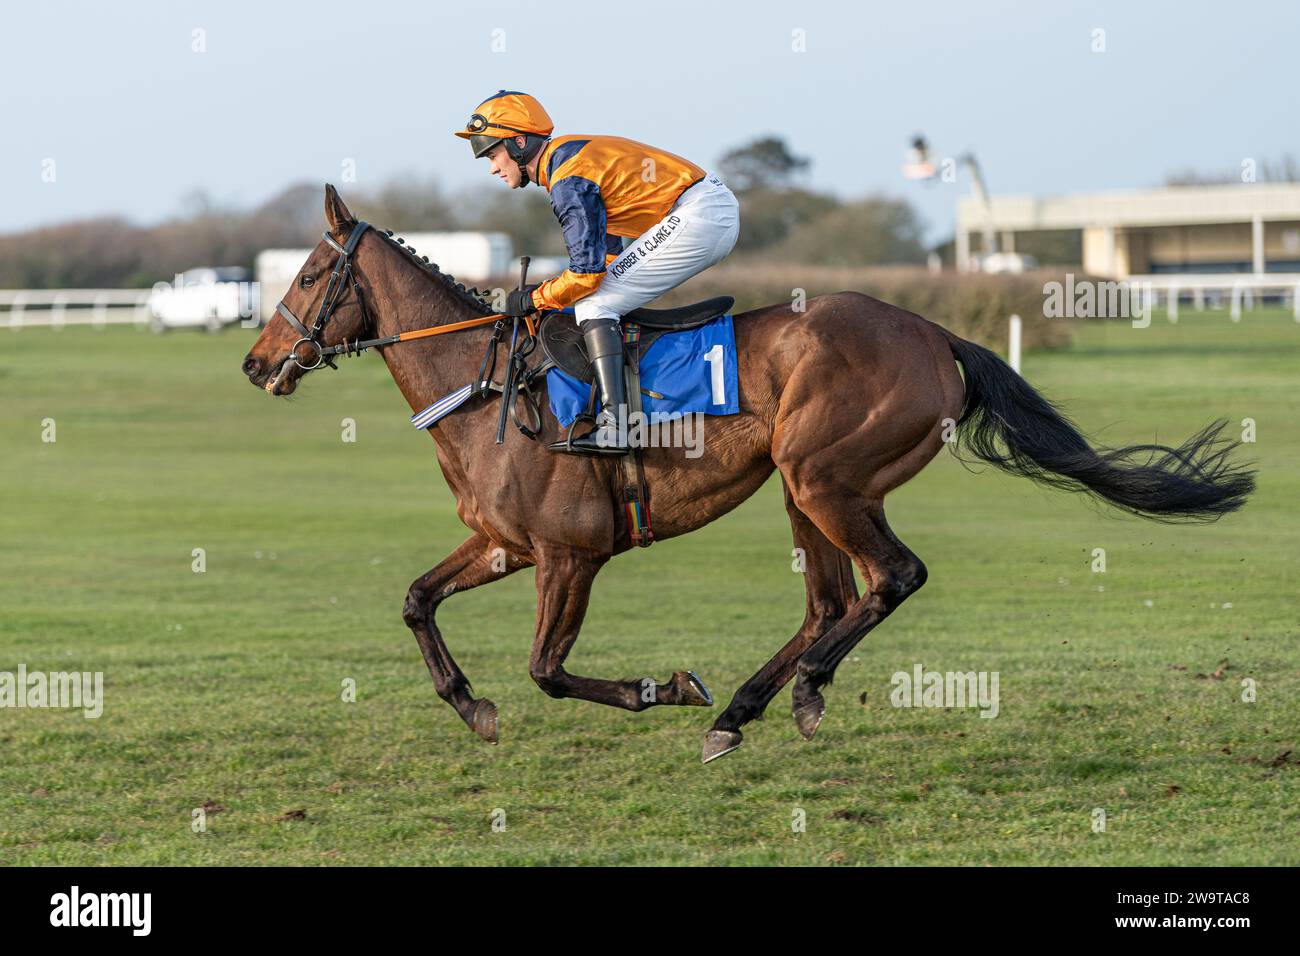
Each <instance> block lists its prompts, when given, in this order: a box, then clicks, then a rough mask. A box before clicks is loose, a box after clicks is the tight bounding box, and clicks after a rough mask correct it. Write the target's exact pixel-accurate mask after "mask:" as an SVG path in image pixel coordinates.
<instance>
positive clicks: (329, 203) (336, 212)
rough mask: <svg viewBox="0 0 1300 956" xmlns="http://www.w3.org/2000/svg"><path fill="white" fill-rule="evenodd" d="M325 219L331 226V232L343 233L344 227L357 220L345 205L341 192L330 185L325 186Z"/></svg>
mask: <svg viewBox="0 0 1300 956" xmlns="http://www.w3.org/2000/svg"><path fill="white" fill-rule="evenodd" d="M325 219H326V220H327V221H328V222H329V224H330V231H331V232H342V231H343V226H345V225H351V224H352V223H353V222H354V221H355V220H353V218H352V213H350V212H348V207H347V206H345V205H343V200H342V199H340V198H339V192H338V190H337V189H335V188H334V187H333V186H331V185H330V184H329V183H326V184H325Z"/></svg>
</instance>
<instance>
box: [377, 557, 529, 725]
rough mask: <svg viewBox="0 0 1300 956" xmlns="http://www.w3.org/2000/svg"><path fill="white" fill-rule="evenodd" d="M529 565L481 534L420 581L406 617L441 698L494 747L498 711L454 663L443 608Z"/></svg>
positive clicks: (404, 610)
mask: <svg viewBox="0 0 1300 956" xmlns="http://www.w3.org/2000/svg"><path fill="white" fill-rule="evenodd" d="M527 566H528V562H527V561H523V560H521V559H519V558H517V557H516V556H514V555H511V554H508V553H506V552H505V551H504V550H502V549H500V548H498V547H496V546H495V545H493V543H492V542H491V541H490V540H489V539H488V538H487V537H485V536H483V535H481V534H476V535H474V536H473V537H471V538H470V539H469V540H467V541H465V543H463V544H462V545H461V546H460V547H459V548H457V549H456V550H455V551H453V552H452V553H451V554H450V555H448V556H447V558H446V559H445V560H443V561H442V562H441V563H440V564H439V565H438V566H437V567H435V568H434V569H433V570H431V571H430V572H429V573H428V574H425V575H423V576H421V577H419V578H417V579H416V580H415V582H414V583H412V585H411V587H410V590H408V591H407V593H406V605H405V606H404V607H403V608H402V618H403V619H404V620H405V621H406V626H407V627H409V628H410V629H411V632H412V633H414V634H415V639H416V641H417V642H418V643H419V645H420V653H421V654H423V655H424V662H425V664H427V665H428V667H429V674H430V675H431V676H432V677H433V686H434V688H435V689H436V690H437V691H438V696H439V697H441V698H442V699H443V700H445V701H447V703H449V704H451V705H452V706H453V707H455V708H456V713H458V714H460V717H461V720H463V721H465V723H466V724H467V725H469V728H470V729H471V730H472V731H474V732H475V733H476V734H478V735H479V736H480V737H482V738H483V739H484V740H486V741H488V742H489V743H496V742H497V708H496V705H495V704H493V703H492V701H490V700H488V699H487V698H486V697H484V698H482V699H480V700H475V699H474V697H473V696H471V694H470V683H469V680H468V679H466V677H465V675H464V673H462V671H461V669H460V667H459V666H457V664H456V662H455V661H454V660H453V659H452V656H451V654H450V652H449V651H448V650H447V645H446V643H445V642H444V641H443V639H442V633H441V632H440V631H439V630H438V625H437V624H436V623H435V622H434V612H435V611H436V610H437V608H438V605H439V604H441V603H442V602H443V601H444V600H445V599H446V598H448V597H450V596H451V594H452V593H454V592H456V591H466V590H469V589H470V588H474V587H478V586H479V585H480V584H486V583H488V582H489V581H495V580H497V579H498V578H503V577H505V576H506V575H507V574H510V573H511V572H513V571H518V570H519V569H520V568H523V567H527Z"/></svg>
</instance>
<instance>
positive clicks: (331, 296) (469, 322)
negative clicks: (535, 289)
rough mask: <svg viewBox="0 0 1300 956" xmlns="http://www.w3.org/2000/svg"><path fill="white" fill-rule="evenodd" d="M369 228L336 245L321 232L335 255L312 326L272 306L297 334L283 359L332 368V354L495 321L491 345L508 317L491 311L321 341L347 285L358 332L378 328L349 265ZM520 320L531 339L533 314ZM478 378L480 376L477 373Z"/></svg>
mask: <svg viewBox="0 0 1300 956" xmlns="http://www.w3.org/2000/svg"><path fill="white" fill-rule="evenodd" d="M373 228H375V227H374V226H372V225H370V223H368V222H364V221H363V222H358V223H357V224H356V225H354V226H353V227H352V232H351V233H349V234H348V238H347V241H345V242H344V243H343V245H339V244H338V242H337V241H335V239H334V237H333V236H332V235H330V234H329V232H323V233H321V238H322V239H324V240H325V242H326V243H328V244H329V246H330V247H332V248H333V249H334V250H335V251H336V252H337V253H338V256H337V258H335V260H334V266H333V268H332V269H331V271H330V279H329V284H328V285H326V286H325V298H323V299H322V300H321V304H320V309H319V310H317V312H316V321H315V322H313V323H312V327H311V328H310V329H308V328H307V326H305V325H304V324H303V323H302V320H301V319H299V318H298V317H297V316H296V315H294V314H293V311H292V310H291V309H290V308H289V307H288V306H287V305H285V304H284V300H283V299H281V300H280V301H279V303H277V304H276V307H275V311H276V312H278V313H279V314H280V315H281V316H283V317H284V320H285V321H286V322H288V323H289V325H290V326H292V327H293V329H294V331H295V332H297V333H298V335H299V339H298V341H296V342H294V343H293V347H292V348H290V349H289V355H288V357H287V358H286V359H285V361H286V362H289V361H292V362H293V363H294V364H296V365H297V366H298V367H299V368H300V369H302V370H303V371H304V372H310V371H312V370H313V369H318V368H320V367H321V366H322V365H328V366H329V367H330V368H332V369H337V368H338V366H337V365H335V364H334V357H335V356H336V355H348V356H351V355H360V354H361V353H362V352H364V351H366V350H367V349H372V348H375V347H376V346H384V345H395V344H397V343H398V342H409V341H411V340H413V339H423V338H427V337H429V336H431V335H444V334H446V333H447V332H459V331H460V330H461V329H472V328H475V327H476V326H480V325H487V324H489V323H492V322H495V323H497V328H496V330H494V335H493V339H492V343H493V344H494V345H495V343H496V342H497V341H499V340H500V338H501V332H502V329H503V326H502V324H501V323H503V322H504V321H505V320H506V319H507V318H509V316H505V315H501V314H500V313H495V312H494V313H493V314H491V315H484V316H479V317H478V318H474V319H465V320H464V321H462V322H449V323H447V324H445V325H435V326H432V327H430V328H427V329H415V330H414V331H411V332H400V333H398V334H397V335H386V336H384V337H383V338H375V339H361V338H356V339H353V340H352V341H350V342H349V341H348V340H347V339H346V338H345V339H344V340H343V341H342V343H340V344H339V345H325V344H323V343H322V339H323V338H324V336H325V329H326V327H327V326H328V325H329V323H330V319H332V318H333V317H334V310H335V309H336V308H338V305H339V299H340V297H341V296H342V294H343V291H344V290H345V289H346V288H347V287H348V286H351V288H352V293H353V295H354V296H355V297H356V300H357V307H358V308H359V309H360V310H361V329H362V331H364V330H366V329H372V330H374V331H378V329H377V328H376V326H375V325H374V323H373V322H372V321H371V319H370V313H369V312H368V311H367V310H366V300H365V296H364V294H363V293H362V289H361V283H360V281H359V276H358V274H357V270H356V269H355V268H353V265H352V254H353V253H354V252H355V251H356V248H357V243H359V242H360V241H361V237H362V236H363V235H365V233H366V230H367V229H373ZM524 262H525V263H527V257H525V259H524ZM526 269H527V266H526V265H525V270H526ZM525 275H526V271H525ZM520 287H521V288H522V287H523V278H522V277H521V279H520ZM524 323H525V325H526V326H527V328H528V335H529V337H530V338H531V337H533V336H535V335H536V334H537V329H536V326H535V324H534V321H533V317H532V316H531V315H530V316H525V317H524ZM304 342H306V343H307V344H308V345H309V346H310V347H311V348H312V349H313V350H314V351H315V353H316V359H315V361H314V362H312V364H310V365H307V364H304V362H303V360H302V358H300V357H299V355H298V346H300V345H302V344H303V343H304ZM493 356H494V361H493V365H494V366H495V349H494V350H493ZM480 378H482V375H481V374H480Z"/></svg>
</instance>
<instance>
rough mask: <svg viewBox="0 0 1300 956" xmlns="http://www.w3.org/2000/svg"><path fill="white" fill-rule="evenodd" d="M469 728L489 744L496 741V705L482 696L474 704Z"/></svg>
mask: <svg viewBox="0 0 1300 956" xmlns="http://www.w3.org/2000/svg"><path fill="white" fill-rule="evenodd" d="M469 727H470V730H472V731H474V733H476V734H478V735H479V736H480V737H482V738H483V739H484V740H486V741H487V742H488V743H490V744H494V743H496V742H497V705H496V704H494V703H492V701H490V700H488V699H487V698H486V697H484V698H483V699H482V700H479V701H476V702H475V704H474V719H473V720H472V721H471V722H470V725H469Z"/></svg>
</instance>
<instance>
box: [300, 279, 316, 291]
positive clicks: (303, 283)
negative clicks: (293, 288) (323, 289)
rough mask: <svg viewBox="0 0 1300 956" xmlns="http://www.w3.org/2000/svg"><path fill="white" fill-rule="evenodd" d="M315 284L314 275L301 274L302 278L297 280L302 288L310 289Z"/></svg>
mask: <svg viewBox="0 0 1300 956" xmlns="http://www.w3.org/2000/svg"><path fill="white" fill-rule="evenodd" d="M315 284H316V277H315V276H303V277H302V279H300V280H299V281H298V285H299V287H301V288H303V289H310V288H311V287H312V286H314V285H315Z"/></svg>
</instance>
